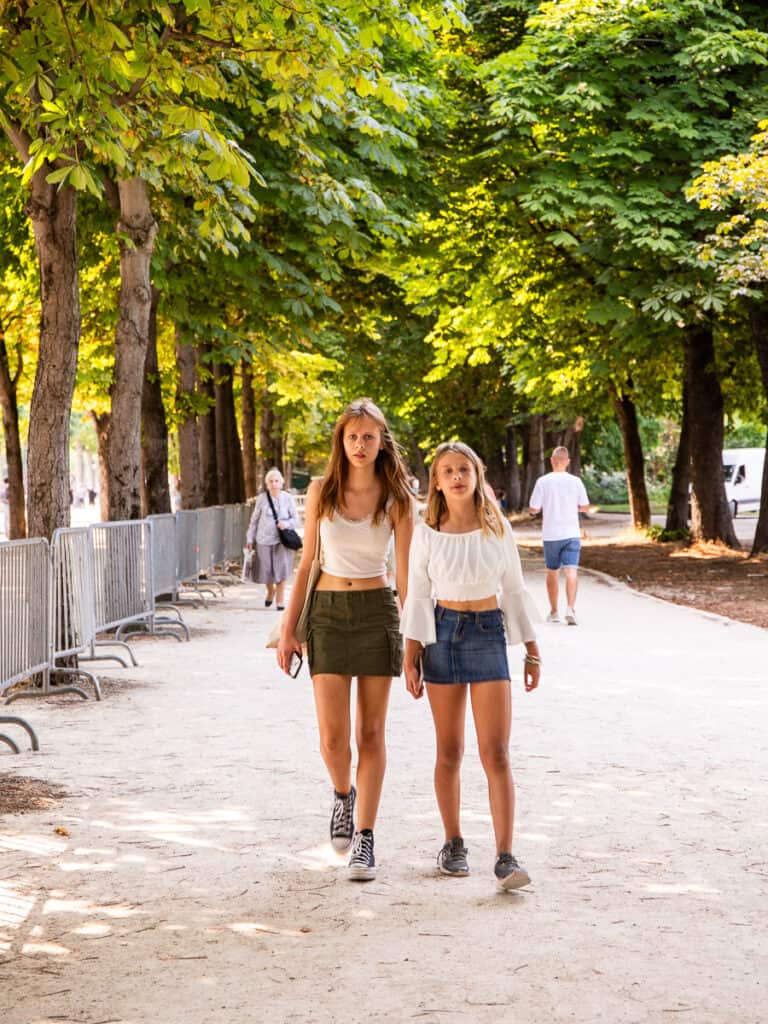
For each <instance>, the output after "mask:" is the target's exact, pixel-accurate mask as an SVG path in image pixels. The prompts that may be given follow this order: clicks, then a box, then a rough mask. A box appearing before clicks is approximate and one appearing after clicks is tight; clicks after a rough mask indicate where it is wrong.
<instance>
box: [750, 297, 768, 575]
mask: <svg viewBox="0 0 768 1024" xmlns="http://www.w3.org/2000/svg"><path fill="white" fill-rule="evenodd" d="M749 321H750V326H751V328H752V340H753V342H754V344H755V351H756V352H757V361H758V363H759V364H760V376H761V377H762V380H763V391H764V393H765V397H766V399H767V400H768V305H766V306H761V307H760V308H759V309H755V310H753V312H752V314H751V316H750V318H749ZM762 551H768V439H766V454H765V462H764V463H763V483H762V489H761V493H760V511H759V513H758V516H757V526H756V527H755V537H754V540H753V541H752V552H751V553H752V554H753V555H757V554H759V553H760V552H762Z"/></svg>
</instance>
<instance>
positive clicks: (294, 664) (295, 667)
mask: <svg viewBox="0 0 768 1024" xmlns="http://www.w3.org/2000/svg"><path fill="white" fill-rule="evenodd" d="M303 664H304V659H303V658H302V656H301V655H300V654H299V653H298V652H297V651H294V652H293V654H292V655H291V660H290V662H289V664H288V675H289V676H290V677H291V679H295V678H296V676H297V675H298V674H299V672H301V666H302V665H303Z"/></svg>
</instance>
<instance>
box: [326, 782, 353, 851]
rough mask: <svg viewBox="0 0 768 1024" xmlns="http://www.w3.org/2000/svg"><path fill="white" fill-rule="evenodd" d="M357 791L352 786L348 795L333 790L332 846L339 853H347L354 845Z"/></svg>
mask: <svg viewBox="0 0 768 1024" xmlns="http://www.w3.org/2000/svg"><path fill="white" fill-rule="evenodd" d="M356 796H357V792H356V790H355V787H354V786H350V789H349V792H348V793H347V795H346V796H339V794H338V793H337V792H336V790H335V789H334V791H333V810H332V811H331V846H332V847H333V848H334V850H338V851H339V853H346V852H347V850H348V849H349V848H350V846H351V845H352V837H353V836H354V834H355V797H356Z"/></svg>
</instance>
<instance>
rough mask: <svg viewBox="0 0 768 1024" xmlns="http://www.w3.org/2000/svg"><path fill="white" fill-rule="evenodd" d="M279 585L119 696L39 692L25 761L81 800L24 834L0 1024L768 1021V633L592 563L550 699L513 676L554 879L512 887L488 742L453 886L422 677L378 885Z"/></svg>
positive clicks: (549, 645)
mask: <svg viewBox="0 0 768 1024" xmlns="http://www.w3.org/2000/svg"><path fill="white" fill-rule="evenodd" d="M527 568H528V570H529V571H528V575H529V583H530V587H531V589H532V591H533V592H534V594H535V595H536V597H537V600H538V603H539V605H540V606H543V604H544V601H543V591H544V586H543V577H542V575H541V573H540V572H539V570H538V564H536V565H533V564H532V565H531V566H530V567H527ZM261 603H262V602H261V595H260V589H259V588H256V587H251V586H248V587H235V588H230V589H228V590H227V593H226V596H225V598H224V599H223V600H219V601H216V602H213V603H211V605H210V607H209V608H207V609H202V608H201V609H197V610H191V611H189V612H187V613H186V618H187V621H188V622H189V623H190V625H191V626H192V627H193V639H192V641H191V642H190V643H188V644H179V643H177V642H176V641H175V640H172V639H162V640H144V641H139V642H137V643H136V645H135V647H136V652H137V656H138V658H139V660H140V662H141V665H140V667H139V668H138V669H119V668H105V669H104V675H105V676H106V677H107V681H106V683H105V691H106V696H105V700H104V701H103V703H101V704H96V703H88V704H82V703H80V702H77V701H71V702H67V703H64V701H65V699H64V698H59V700H60V701H61V702H62V703H59V704H56V703H53V702H51V703H36V702H32V701H28V702H25V703H23V704H17V705H16V708H17V709H19V711H20V713H23V714H26V715H27V716H28V718H29V719H30V720H31V721H32V723H33V724H34V725H35V727H36V729H37V730H38V733H39V736H40V739H41V743H42V751H41V752H40V753H39V754H31V753H26V754H23V755H21V756H19V757H14V756H13V755H11V754H5V753H2V752H0V768H1V769H2V770H10V769H11V768H12V769H13V770H16V771H19V772H21V773H23V774H26V775H31V776H35V777H37V778H41V779H45V780H47V781H50V782H57V783H60V784H62V785H63V786H64V787H65V788H66V790H67V792H68V793H69V797H68V798H67V799H65V800H64V801H63V802H61V803H59V804H57V805H55V806H54V807H52V808H49V809H48V810H44V811H35V812H31V813H29V814H26V815H19V816H15V817H10V818H5V819H3V820H2V822H0V1006H2V1013H1V1014H0V1017H1V1019H2V1021H3V1024H32V1022H34V1024H53V1022H54V1021H55V1022H61V1021H67V1022H68V1021H76V1022H81V1024H107V1022H109V1024H112V1022H120V1024H182V1022H183V1024H203V1022H206V1024H208V1022H212V1024H223V1022H225V1021H226V1022H229V1021H237V1022H245V1021H251V1020H259V1021H261V1020H269V1021H272V1022H277V1024H283V1022H285V1024H289V1022H296V1024H304V1022H307V1024H309V1022H312V1024H325V1022H329V1024H330V1022H337V1021H340V1020H343V1019H346V1018H352V1019H357V1018H358V1017H360V1019H367V1020H370V1021H382V1022H383V1021H388V1022H391V1024H400V1022H404V1021H425V1022H452V1021H456V1022H459V1021H469V1022H472V1024H475V1022H478V1024H486V1022H488V1024H491V1022H493V1024H496V1022H498V1021H500V1020H504V1021H506V1020H513V1019H514V1020H516V1021H519V1022H521V1024H551V1022H560V1021H568V1022H573V1021H577V1022H584V1024H586V1022H595V1021H605V1022H606V1024H624V1022H626V1024H640V1022H649V1024H650V1022H653V1024H659V1022H663V1021H669V1022H674V1021H690V1022H691V1024H715V1022H717V1024H734V1022H736V1021H738V1022H739V1024H758V1022H763V1021H765V1020H766V1010H765V995H764V988H765V984H764V981H765V977H766V975H767V974H768V970H767V968H768V958H767V957H766V954H767V953H768V940H767V939H766V930H765V926H764V910H765V905H766V903H765V897H766V880H767V879H768V849H767V846H766V830H767V828H768V784H767V783H768V740H766V729H765V723H766V706H767V705H768V695H766V690H765V683H766V669H765V666H766V664H768V636H767V635H766V633H765V631H762V630H759V629H756V628H754V627H750V626H745V625H740V624H737V623H729V622H727V621H726V620H721V619H716V618H714V617H711V616H708V615H706V614H703V613H701V612H696V611H693V610H689V609H686V608H681V607H676V606H672V605H667V604H664V603H662V602H660V601H656V600H653V599H649V598H645V597H643V596H641V595H637V594H634V593H632V592H630V591H628V590H627V589H626V588H623V587H621V586H619V585H609V584H608V583H606V582H604V581H602V580H600V579H597V578H590V577H589V576H588V575H586V574H585V575H584V576H583V582H582V591H581V596H580V601H579V610H580V615H581V619H582V623H581V625H580V626H579V627H578V628H576V629H572V628H568V627H565V626H542V627H541V642H542V649H543V657H544V661H545V664H544V677H543V682H542V686H541V689H540V691H539V692H538V693H536V694H534V695H530V696H527V695H525V694H524V693H523V690H522V684H521V683H520V680H519V678H518V680H517V681H516V682H515V684H514V686H515V724H514V728H513V740H512V750H513V765H514V769H515V777H516V781H517V784H518V828H517V839H516V844H515V847H516V852H517V854H518V856H519V858H520V859H521V860H522V861H523V862H524V863H525V865H526V866H527V867H528V869H529V871H530V873H531V875H532V878H533V884H532V886H531V887H530V889H529V890H527V891H525V892H522V893H498V892H497V891H496V890H495V887H494V884H493V880H492V874H491V872H492V867H493V856H494V850H493V843H492V833H491V825H490V818H489V815H488V807H487V797H486V791H485V785H484V779H483V775H482V771H481V768H480V765H479V762H478V758H477V750H476V746H475V744H474V742H473V737H472V735H471V730H470V733H469V735H468V744H467V755H466V761H465V768H464V787H463V806H464V809H465V810H464V833H465V839H466V842H467V845H468V846H469V848H470V863H471V867H472V874H471V876H470V877H469V878H468V879H451V878H445V877H440V876H438V875H436V874H435V870H434V862H435V855H436V852H437V849H438V847H439V845H440V843H441V840H442V836H441V829H440V824H439V818H438V814H437V810H436V807H435V803H434V798H433V794H432V783H431V775H432V757H433V732H432V726H431V720H430V717H429V710H428V707H427V705H426V703H425V702H419V703H418V704H416V703H414V702H413V701H411V699H410V698H408V697H407V696H406V694H405V692H404V687H403V685H402V683H401V682H400V681H396V683H395V685H394V687H393V697H392V710H391V715H390V719H389V728H388V743H389V769H388V774H387V779H386V782H385V792H384V798H383V802H382V808H381V814H380V821H379V827H378V829H377V834H376V844H377V854H378V859H379V863H380V871H379V876H378V878H377V879H376V881H375V882H373V883H370V884H368V885H355V884H352V883H350V882H349V881H347V879H346V876H345V871H344V861H343V860H341V859H338V858H337V857H336V856H335V855H334V854H333V852H332V851H331V849H330V846H329V844H328V843H327V842H326V841H325V837H326V830H327V819H328V813H329V810H330V806H329V804H330V801H329V797H330V789H329V786H328V785H327V783H326V781H325V774H324V770H323V767H322V763H321V761H320V756H319V752H318V745H317V734H316V730H315V726H314V710H313V703H312V698H311V691H310V684H309V681H308V679H307V677H306V669H305V670H303V673H302V676H301V677H300V678H299V679H298V680H296V681H289V680H287V679H286V678H285V677H282V676H281V675H280V674H279V672H278V671H277V669H276V667H275V665H274V660H273V655H272V653H271V652H268V651H266V650H264V648H263V641H264V637H265V636H266V633H267V631H268V628H269V626H270V625H271V624H272V622H273V615H274V612H271V611H270V612H268V611H266V610H264V609H263V608H262V607H261ZM515 660H517V659H515ZM513 1015H514V1017H513Z"/></svg>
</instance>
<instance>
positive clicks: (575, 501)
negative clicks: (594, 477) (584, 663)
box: [529, 446, 589, 626]
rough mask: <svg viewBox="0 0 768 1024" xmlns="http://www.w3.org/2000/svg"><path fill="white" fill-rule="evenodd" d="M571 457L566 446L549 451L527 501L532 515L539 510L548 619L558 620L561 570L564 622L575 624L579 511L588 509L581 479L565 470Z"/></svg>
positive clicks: (579, 528) (579, 537)
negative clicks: (548, 468) (546, 470)
mask: <svg viewBox="0 0 768 1024" xmlns="http://www.w3.org/2000/svg"><path fill="white" fill-rule="evenodd" d="M570 461H571V457H570V455H569V454H568V449H567V448H564V447H562V446H559V447H557V448H555V449H553V451H552V455H551V457H550V462H551V463H552V472H551V473H545V475H544V476H540V477H539V479H538V480H537V481H536V484H535V486H534V488H533V494H532V495H531V499H530V502H529V511H530V513H531V515H533V516H535V515H538V514H539V512H541V516H542V528H541V537H542V540H543V542H544V564H545V565H546V568H547V596H548V597H549V615H548V616H547V622H560V614H559V612H558V605H559V593H560V569H562V570H563V574H564V576H565V604H566V610H565V621H566V622H567V624H568V625H569V626H575V625H576V623H577V619H576V592H577V590H578V585H579V580H578V572H579V554H580V552H581V526H580V524H579V513H580V512H586V511H588V509H589V498H588V497H587V492H586V489H585V487H584V484H583V483H582V481H581V479H580V478H579V477H577V476H574V475H573V474H572V473H568V472H566V470H567V469H568V464H569V463H570Z"/></svg>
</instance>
